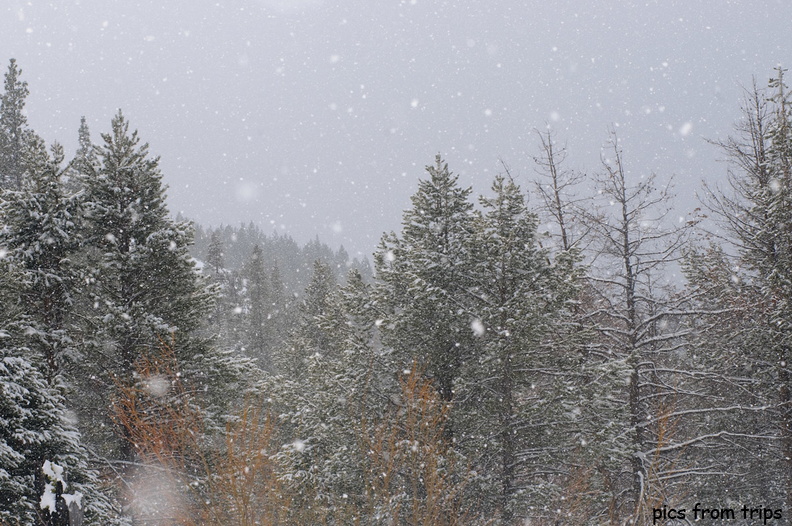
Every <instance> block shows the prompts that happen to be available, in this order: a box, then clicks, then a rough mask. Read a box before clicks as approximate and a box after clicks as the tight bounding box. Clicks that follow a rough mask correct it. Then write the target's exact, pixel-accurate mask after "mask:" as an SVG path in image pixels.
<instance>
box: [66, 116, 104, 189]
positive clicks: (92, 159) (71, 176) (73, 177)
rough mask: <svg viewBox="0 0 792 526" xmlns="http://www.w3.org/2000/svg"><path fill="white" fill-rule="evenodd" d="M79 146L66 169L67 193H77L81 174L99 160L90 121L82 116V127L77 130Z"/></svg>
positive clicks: (91, 168)
mask: <svg viewBox="0 0 792 526" xmlns="http://www.w3.org/2000/svg"><path fill="white" fill-rule="evenodd" d="M77 139H78V145H79V146H78V148H77V151H76V152H75V154H74V158H73V159H72V161H71V163H69V166H68V169H67V170H66V174H65V175H66V180H65V181H64V187H65V189H66V193H68V194H76V193H77V192H79V191H80V190H81V189H82V187H81V184H80V182H81V174H86V173H89V172H90V171H91V170H93V169H94V165H95V164H96V162H97V159H96V151H95V148H94V145H93V143H92V142H91V131H90V130H89V129H88V123H87V122H86V121H85V117H81V118H80V128H79V130H78V131H77Z"/></svg>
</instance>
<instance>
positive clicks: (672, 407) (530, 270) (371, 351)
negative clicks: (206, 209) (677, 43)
mask: <svg viewBox="0 0 792 526" xmlns="http://www.w3.org/2000/svg"><path fill="white" fill-rule="evenodd" d="M783 73H784V71H783V70H782V69H778V70H777V72H776V75H775V77H774V78H773V79H772V80H771V82H770V83H769V85H768V87H767V88H765V89H761V88H758V87H756V86H754V87H753V88H751V89H749V90H746V96H745V99H744V105H743V108H742V119H741V121H740V122H739V123H738V124H737V126H736V127H735V130H734V134H733V135H732V137H730V138H729V139H727V140H725V141H723V142H720V143H717V146H718V147H719V148H720V149H721V150H722V151H723V152H724V153H725V154H726V155H727V157H728V159H729V161H730V165H729V166H730V168H729V170H728V174H727V179H726V180H727V181H728V182H727V184H724V185H722V186H716V187H710V188H706V187H705V188H704V189H703V193H704V194H705V196H706V197H705V198H704V199H703V202H702V205H701V209H699V210H697V211H696V212H695V213H693V214H692V215H691V214H687V215H685V214H680V213H679V211H677V210H675V209H674V207H673V202H672V195H671V189H670V187H669V186H667V185H662V184H660V183H659V181H658V179H657V178H656V177H654V176H653V175H652V174H645V173H641V172H640V170H638V169H635V168H631V167H630V166H629V159H628V155H627V154H625V152H624V151H623V150H622V148H621V146H620V144H619V140H618V137H617V135H616V134H615V133H610V134H609V136H608V137H607V145H606V148H605V149H604V150H603V152H605V153H603V156H602V158H601V160H600V161H601V162H600V165H599V167H598V168H596V169H595V170H593V171H592V173H591V174H584V173H578V172H575V171H572V170H568V169H567V168H566V166H565V164H564V159H565V155H566V151H565V149H563V148H560V147H559V145H558V142H557V140H556V137H554V135H553V134H552V133H550V132H542V133H538V134H537V152H538V153H537V156H536V159H535V164H536V168H537V177H536V180H535V181H534V184H533V185H532V186H531V187H530V188H522V187H521V186H520V185H519V184H518V180H517V179H518V178H517V177H515V176H514V175H513V174H512V173H511V171H510V170H509V169H508V167H507V166H506V165H504V169H503V171H502V173H501V174H499V175H497V176H496V177H495V178H494V179H493V181H492V185H491V187H490V190H489V191H488V192H487V193H486V194H484V195H481V196H478V198H477V199H473V190H472V188H466V187H463V186H462V185H461V184H460V183H459V180H458V177H457V176H456V175H455V174H454V173H453V172H452V171H451V170H450V169H449V167H448V165H447V163H446V162H445V161H444V160H443V159H442V158H441V157H440V156H437V157H436V158H435V160H434V162H433V163H432V164H430V165H428V166H427V167H426V172H425V174H424V175H423V178H422V179H421V180H420V181H419V183H418V189H417V191H416V193H415V194H414V195H413V196H412V203H411V207H410V208H409V209H407V210H406V211H405V212H404V215H403V221H402V228H401V230H400V231H399V232H390V233H386V234H384V235H383V237H382V240H381V242H380V244H379V246H378V248H377V250H376V252H375V253H374V255H373V271H372V269H370V268H369V266H368V262H367V261H365V260H364V261H357V260H351V259H350V258H349V256H348V254H346V252H344V251H343V249H340V250H338V251H333V250H331V249H329V248H327V247H326V246H324V245H322V244H321V243H320V242H319V241H318V240H316V241H314V242H311V243H309V244H308V245H306V246H305V247H303V248H300V247H298V246H297V244H296V243H294V241H293V240H291V239H290V238H288V237H287V236H284V235H280V234H273V235H272V236H267V235H264V234H262V233H261V231H260V230H259V229H258V228H256V227H255V226H253V225H250V226H242V227H239V228H234V227H220V228H215V229H202V228H200V227H197V228H194V227H193V226H192V225H191V224H190V223H188V222H185V221H182V220H174V219H172V218H171V217H170V215H169V212H168V210H167V206H166V202H165V193H164V191H165V189H164V186H163V184H162V174H161V173H160V171H159V167H158V159H157V158H155V157H152V156H151V155H150V153H149V151H148V146H147V145H146V144H141V141H140V139H139V137H138V135H137V132H135V131H130V126H129V122H128V121H127V119H126V118H125V117H124V115H123V114H122V113H121V112H119V113H118V114H117V115H116V116H115V117H114V118H113V120H112V122H111V131H110V132H109V133H106V134H102V135H101V141H100V142H99V143H98V144H94V143H93V141H92V139H91V136H90V133H89V131H88V127H87V125H86V124H85V121H84V120H83V122H82V124H81V126H80V128H79V145H80V147H79V149H78V151H77V153H76V155H75V156H74V158H73V159H71V160H70V161H69V162H66V161H65V156H64V153H63V149H62V148H61V147H60V146H59V145H58V144H53V145H52V146H49V147H47V145H46V144H45V143H44V141H43V140H42V139H41V138H39V137H38V136H37V135H36V134H35V133H34V132H33V131H32V130H31V129H30V128H29V127H28V125H27V122H26V119H25V114H24V111H23V108H24V104H25V98H26V96H27V95H28V88H27V84H26V83H25V82H23V81H22V80H21V77H20V74H21V71H20V70H19V68H18V66H17V64H16V62H15V61H13V60H12V61H11V63H10V65H9V68H8V71H7V73H6V75H5V86H4V88H5V91H4V94H3V96H2V99H1V100H0V103H1V106H0V187H2V190H1V192H0V268H2V270H0V298H2V301H0V394H1V395H2V397H1V398H0V419H2V425H0V524H9V525H13V524H24V525H28V524H31V525H32V524H79V523H81V522H78V521H84V523H85V524H136V523H141V524H142V523H157V524H171V523H178V524H240V525H241V524H251V525H252V524H361V525H362V524H388V523H390V524H409V525H418V524H433V525H434V524H437V525H442V524H448V525H453V524H496V525H504V526H507V525H515V524H534V525H544V524H547V525H550V524H570V525H572V524H575V525H577V524H591V525H595V524H613V525H621V524H649V523H650V522H649V521H655V520H656V514H655V513H654V510H657V509H670V508H675V509H680V508H685V507H687V509H692V508H693V507H694V505H695V504H696V503H706V504H712V505H713V506H722V507H731V508H734V509H737V508H740V507H742V506H745V505H747V506H748V507H750V508H759V507H763V508H768V509H781V510H783V513H782V517H783V518H782V519H781V521H782V522H775V523H777V524H781V523H789V514H790V513H792V403H791V400H790V396H791V395H790V383H791V381H792V379H790V369H789V367H790V366H789V360H790V358H792V357H790V341H789V335H790V334H792V325H790V322H789V320H790V319H792V318H791V317H790V314H792V313H790V310H789V309H790V304H791V303H790V298H791V297H792V285H790V284H792V274H791V273H792V229H791V228H790V225H791V224H792V217H789V214H791V213H792V212H790V211H791V210H792V202H790V200H792V180H790V178H791V177H792V126H790V123H791V122H792V114H790V107H789V95H788V92H787V87H786V85H785V84H784V79H783ZM529 196H531V200H530V201H529ZM529 202H533V203H536V204H535V206H529V204H528V203H529ZM712 225H715V226H717V227H718V228H714V227H713V226H712ZM196 230H197V232H198V236H197V239H198V243H197V244H195V245H193V243H194V241H195V239H196V236H195V232H196ZM191 247H192V248H191ZM190 249H192V250H193V255H191V254H190V252H189V250H190ZM193 256H195V257H193ZM680 271H681V273H682V275H683V277H684V279H672V278H671V276H672V274H673V273H674V272H680ZM53 466H56V468H53ZM58 470H61V471H58ZM64 474H65V475H64ZM45 495H46V496H48V497H47V498H43V497H42V496H45ZM49 496H51V497H52V498H51V499H50V498H49ZM58 503H62V505H60V506H59V505H58ZM666 516H667V515H663V517H666ZM78 517H79V518H78ZM662 520H666V519H662ZM69 521H70V522H69ZM146 521H147V522H146ZM783 521H786V522H783ZM667 523H668V524H672V521H668V522H667ZM748 523H749V522H746V524H748Z"/></svg>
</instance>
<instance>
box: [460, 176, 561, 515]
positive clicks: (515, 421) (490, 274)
mask: <svg viewBox="0 0 792 526" xmlns="http://www.w3.org/2000/svg"><path fill="white" fill-rule="evenodd" d="M492 190H493V192H494V194H495V195H494V197H492V198H484V197H482V198H481V205H482V209H483V210H482V212H481V213H478V214H477V217H476V219H475V221H474V222H473V234H472V235H471V237H470V241H469V252H470V257H471V260H472V262H471V263H470V269H471V270H470V273H469V276H468V279H469V283H470V284H471V287H470V288H469V292H470V294H471V296H472V297H474V298H475V300H474V302H473V305H474V307H473V313H474V317H471V322H470V329H469V330H470V332H471V333H472V334H474V335H475V336H476V338H477V345H476V347H477V353H476V355H475V356H474V357H472V358H471V359H469V360H467V361H466V363H465V365H464V367H463V368H462V374H461V375H460V379H459V380H458V382H457V384H456V388H457V392H458V395H457V405H459V406H460V407H459V408H458V409H457V411H456V412H457V414H459V415H460V416H459V418H458V419H459V420H460V421H461V422H462V423H458V424H457V429H462V430H464V433H463V438H458V441H459V442H460V446H461V447H462V448H463V450H464V451H465V452H466V455H467V456H468V458H475V459H476V466H477V471H480V472H482V473H486V475H485V477H482V479H483V482H482V483H481V485H483V487H481V486H479V487H480V489H481V491H482V494H483V495H484V500H485V503H486V504H485V505H486V506H488V509H490V510H492V511H494V510H499V515H500V524H505V525H508V524H512V523H513V522H514V520H515V519H517V518H518V517H519V518H522V519H525V518H526V517H527V516H528V510H529V506H531V505H533V506H535V507H539V508H540V509H541V506H542V503H544V502H547V500H548V499H552V498H554V492H552V491H551V490H550V489H549V488H550V487H551V486H552V484H551V483H550V481H551V480H552V476H551V475H550V474H551V473H553V471H555V470H558V468H557V461H558V453H557V451H558V449H559V448H562V447H563V442H561V441H560V440H558V438H560V435H563V434H564V433H562V432H561V430H562V429H564V420H565V418H566V416H565V410H564V407H563V405H562V404H561V403H560V402H559V400H560V399H561V397H563V396H565V395H566V392H565V390H564V389H563V384H562V385H561V386H559V385H557V383H560V382H557V381H555V380H556V379H558V378H560V377H562V375H563V374H564V371H568V369H569V363H568V361H567V362H565V361H564V360H565V356H564V355H563V354H560V353H555V352H552V351H555V350H556V349H553V347H552V346H550V345H548V344H547V342H548V340H549V339H550V338H549V337H550V335H551V334H552V332H553V331H552V326H553V325H554V324H556V323H558V321H559V320H560V316H559V312H560V311H561V309H563V308H564V306H565V303H566V302H567V301H569V300H570V299H571V298H572V297H573V295H574V283H575V280H574V279H573V278H574V276H573V268H572V267H571V265H570V263H571V261H570V260H569V258H559V263H560V264H557V265H551V264H550V262H549V258H548V254H547V252H546V251H544V250H542V249H540V248H539V245H538V240H537V234H536V228H537V218H536V216H535V215H534V214H532V213H531V212H529V211H528V209H527V208H526V206H525V203H524V198H523V195H522V193H521V191H520V188H519V187H518V186H517V185H516V184H515V183H514V182H513V181H512V180H511V179H506V178H505V177H504V176H498V177H496V179H495V181H494V183H493V186H492ZM550 372H552V375H548V374H547V373H550ZM566 426H567V429H566V430H567V432H569V430H570V426H569V423H568V422H567V423H566ZM542 479H544V480H543V481H542ZM533 515H534V516H537V515H538V514H537V513H533Z"/></svg>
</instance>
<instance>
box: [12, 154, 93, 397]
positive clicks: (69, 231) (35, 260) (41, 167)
mask: <svg viewBox="0 0 792 526" xmlns="http://www.w3.org/2000/svg"><path fill="white" fill-rule="evenodd" d="M35 153H36V155H35V156H32V157H31V156H29V157H28V158H27V162H26V164H27V165H28V169H27V170H26V171H25V174H26V177H25V179H24V181H23V185H22V188H21V189H19V190H15V191H12V190H6V191H4V192H2V194H1V195H2V199H1V200H0V220H1V221H2V222H3V223H4V224H5V229H3V230H2V231H0V246H4V247H5V249H6V250H7V251H8V254H7V256H8V260H9V262H10V263H11V264H13V265H14V266H15V269H16V272H17V278H18V280H19V282H18V286H19V289H18V291H17V294H18V295H17V301H18V302H19V305H20V309H22V310H23V311H24V313H25V320H26V323H27V324H28V329H27V330H26V334H27V335H28V336H29V338H28V342H27V345H28V346H29V347H30V348H31V349H34V350H35V351H36V352H37V354H38V355H39V358H40V360H41V362H40V363H41V364H42V365H43V372H44V375H45V378H46V379H47V381H48V382H49V384H50V385H51V386H54V385H56V384H58V383H59V381H60V380H63V378H59V377H60V376H61V374H62V372H63V371H62V370H63V367H64V365H65V362H66V361H67V358H72V359H74V358H75V357H76V354H77V349H76V348H75V345H74V342H73V341H72V330H71V329H72V326H71V323H72V321H73V319H72V315H71V314H72V310H73V308H74V305H75V297H76V294H77V290H76V288H77V281H78V277H79V274H80V269H79V268H77V266H76V265H75V264H74V263H73V261H72V257H73V256H74V255H75V254H76V253H77V251H78V249H79V247H80V238H79V233H78V226H79V215H80V203H79V202H78V200H77V199H75V198H71V197H67V196H66V195H64V191H63V187H62V185H61V182H60V177H61V175H62V173H63V170H62V168H61V163H62V161H63V150H62V148H61V147H60V146H59V145H57V144H55V145H54V146H53V147H52V156H51V157H50V156H49V155H47V152H46V151H45V150H44V147H43V145H39V147H38V149H37V151H36V152H35Z"/></svg>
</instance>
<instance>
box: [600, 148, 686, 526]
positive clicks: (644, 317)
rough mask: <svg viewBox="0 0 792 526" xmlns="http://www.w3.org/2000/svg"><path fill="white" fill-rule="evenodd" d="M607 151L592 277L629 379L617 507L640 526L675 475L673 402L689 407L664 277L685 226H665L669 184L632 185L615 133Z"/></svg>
mask: <svg viewBox="0 0 792 526" xmlns="http://www.w3.org/2000/svg"><path fill="white" fill-rule="evenodd" d="M610 147H611V148H612V153H611V154H610V155H611V157H608V158H603V169H604V171H603V173H602V174H601V175H600V176H599V178H598V180H597V183H598V187H599V190H600V191H601V194H602V195H603V197H604V198H605V199H607V200H608V204H607V206H604V205H603V208H602V209H601V210H600V211H599V212H598V213H591V212H589V214H588V215H587V220H588V223H589V225H590V226H591V227H592V229H593V233H594V235H595V236H596V242H597V243H599V251H600V252H599V254H600V255H599V257H598V259H597V261H595V264H594V265H593V267H592V274H591V279H592V281H593V283H595V285H596V292H597V294H598V296H599V298H600V300H601V308H600V309H599V311H598V314H599V315H600V320H599V323H598V325H597V327H596V328H597V330H598V331H599V332H600V334H601V335H602V345H603V346H604V348H605V350H606V352H608V353H609V354H610V356H611V360H612V362H613V366H614V367H613V370H614V372H616V371H619V372H620V374H621V375H624V376H622V380H623V382H624V384H626V386H627V388H626V391H622V392H621V393H618V392H617V393H613V395H614V396H617V397H623V400H624V403H625V406H626V409H627V411H628V413H629V416H628V421H626V422H622V423H621V425H623V426H624V427H625V428H627V429H629V432H628V433H625V434H624V435H623V436H624V437H627V440H626V441H624V442H622V444H621V446H622V447H623V449H622V451H621V452H620V454H619V455H620V456H621V460H622V461H623V462H625V463H629V468H627V467H626V465H624V470H625V471H624V472H625V473H629V479H630V480H629V483H627V480H626V478H627V477H625V480H622V481H619V482H617V483H616V484H618V485H619V486H621V485H622V484H624V485H625V486H624V489H625V490H626V491H625V492H624V494H623V495H625V496H627V498H620V499H618V503H617V504H616V508H617V509H618V510H619V511H618V515H619V516H622V517H631V521H632V522H633V523H639V522H641V521H645V520H646V517H647V514H649V513H650V510H649V503H650V502H657V501H658V500H662V499H663V493H664V491H665V490H666V487H665V485H664V481H666V480H669V479H668V478H667V477H668V475H670V474H671V473H675V472H676V470H677V466H675V465H673V462H671V461H670V460H668V459H669V458H672V457H674V456H675V455H678V454H679V447H680V446H670V445H669V444H667V443H665V442H664V440H671V441H675V440H676V439H677V438H678V437H675V436H674V437H672V436H670V435H669V433H668V429H666V428H663V426H664V425H666V424H668V423H673V422H674V419H676V418H677V417H678V414H680V413H677V410H678V409H680V408H679V407H676V406H675V404H682V403H685V400H684V399H685V398H686V396H687V395H688V394H689V393H687V394H686V392H685V390H684V389H682V388H676V387H675V386H679V385H680V382H679V379H680V378H682V377H683V376H684V375H686V374H689V373H686V372H685V371H684V366H682V367H675V366H674V359H675V351H676V350H677V349H678V348H679V346H680V345H681V343H682V342H683V341H684V340H683V339H682V338H683V337H684V336H685V334H686V332H687V331H686V330H685V328H684V326H682V325H681V321H680V320H682V319H684V315H685V309H684V305H685V298H684V297H682V296H679V295H677V294H674V293H673V291H669V290H668V289H669V287H667V286H664V284H663V283H662V281H661V279H660V277H659V273H660V271H662V270H663V269H665V268H667V266H668V265H669V264H671V263H672V262H674V261H676V260H678V258H679V257H680V248H681V247H682V246H683V244H684V242H685V240H686V233H687V226H688V225H687V224H686V223H683V224H682V225H681V226H673V225H669V224H667V223H666V217H667V215H668V213H669V210H670V206H669V204H668V203H669V199H670V196H669V193H668V187H666V188H665V189H660V190H658V189H656V188H655V178H654V176H649V177H645V178H641V179H640V180H639V181H638V182H636V183H632V182H631V181H630V179H629V177H628V175H627V171H626V168H625V165H624V162H623V154H622V151H621V148H620V147H619V144H618V141H617V138H616V136H615V134H614V135H612V136H611V142H610ZM624 384H623V385H624ZM617 385H618V384H617ZM693 440H694V442H695V441H698V440H699V438H693ZM661 452H662V454H661ZM617 465H618V464H613V466H614V467H615V466H617ZM619 469H620V468H618V467H617V468H616V473H618V470H619ZM615 478H616V480H618V478H619V477H618V475H615ZM683 478H684V477H683V475H679V476H678V477H677V479H676V480H677V481H678V480H682V479H683Z"/></svg>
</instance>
